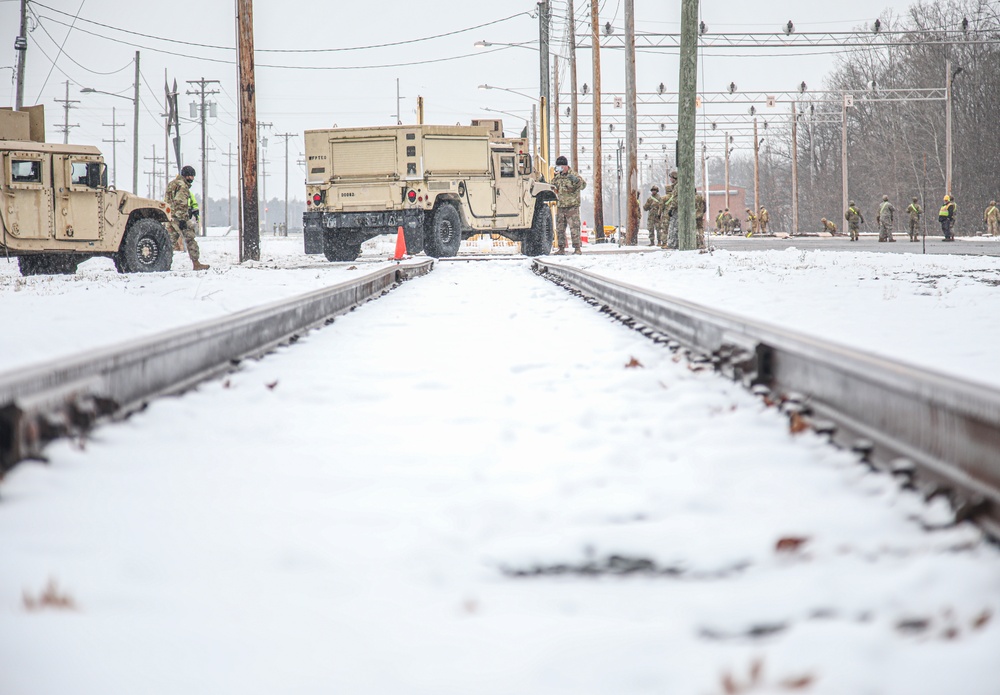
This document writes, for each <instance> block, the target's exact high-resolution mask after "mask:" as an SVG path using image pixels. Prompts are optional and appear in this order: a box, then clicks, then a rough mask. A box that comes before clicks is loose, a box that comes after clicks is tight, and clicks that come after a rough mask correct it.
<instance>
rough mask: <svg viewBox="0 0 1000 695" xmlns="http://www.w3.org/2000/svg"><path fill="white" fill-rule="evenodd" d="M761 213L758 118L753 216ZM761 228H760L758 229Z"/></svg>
mask: <svg viewBox="0 0 1000 695" xmlns="http://www.w3.org/2000/svg"><path fill="white" fill-rule="evenodd" d="M759 211H760V140H759V139H758V138H757V117H756V116H754V118H753V214H755V215H756V214H757V213H758V212H759ZM758 228H759V227H758Z"/></svg>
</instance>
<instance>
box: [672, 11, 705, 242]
mask: <svg viewBox="0 0 1000 695" xmlns="http://www.w3.org/2000/svg"><path fill="white" fill-rule="evenodd" d="M677 91H678V92H679V94H678V98H677V186H678V188H680V191H679V193H678V194H677V234H678V248H679V249H680V250H681V251H691V250H694V249H695V248H697V246H698V244H697V238H696V231H695V227H694V225H695V212H694V186H695V183H694V161H695V160H694V158H695V153H694V152H695V131H696V123H695V117H696V114H695V108H696V103H695V101H696V95H697V92H698V0H682V2H681V45H680V70H679V74H678V82H677ZM705 195H706V200H707V199H708V198H707V196H708V191H705Z"/></svg>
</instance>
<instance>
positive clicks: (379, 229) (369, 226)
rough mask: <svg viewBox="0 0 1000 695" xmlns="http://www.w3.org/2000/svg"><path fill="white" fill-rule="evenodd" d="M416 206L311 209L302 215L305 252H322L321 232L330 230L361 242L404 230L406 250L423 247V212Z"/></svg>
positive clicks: (322, 233) (355, 241)
mask: <svg viewBox="0 0 1000 695" xmlns="http://www.w3.org/2000/svg"><path fill="white" fill-rule="evenodd" d="M425 214H426V212H425V211H424V210H420V209H412V210H382V211H378V212H323V211H320V210H312V211H309V212H305V213H303V215H302V228H303V236H304V244H305V252H306V253H323V235H324V234H325V233H326V232H332V233H334V234H337V235H339V236H344V237H352V239H351V240H352V241H353V242H354V243H361V242H363V241H365V240H367V239H371V238H373V237H377V236H379V235H381V234H395V233H396V232H397V231H399V228H400V227H402V228H403V229H404V234H405V236H406V246H407V248H408V249H411V248H414V247H416V246H417V245H419V246H420V247H421V248H423V237H424V234H423V229H424V215H425Z"/></svg>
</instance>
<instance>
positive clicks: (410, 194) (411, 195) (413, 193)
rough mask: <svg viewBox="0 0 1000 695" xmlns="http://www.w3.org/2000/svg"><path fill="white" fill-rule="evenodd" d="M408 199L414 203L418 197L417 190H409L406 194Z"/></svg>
mask: <svg viewBox="0 0 1000 695" xmlns="http://www.w3.org/2000/svg"><path fill="white" fill-rule="evenodd" d="M406 199H407V200H409V201H410V202H411V203H412V202H413V201H415V200H416V199H417V192H416V191H412V190H411V191H409V192H408V193H407V194H406Z"/></svg>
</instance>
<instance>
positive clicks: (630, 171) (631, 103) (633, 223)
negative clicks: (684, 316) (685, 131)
mask: <svg viewBox="0 0 1000 695" xmlns="http://www.w3.org/2000/svg"><path fill="white" fill-rule="evenodd" d="M636 130H637V124H636V86H635V0H625V140H626V146H627V148H628V151H627V157H626V166H625V168H626V172H627V180H628V186H626V188H627V190H628V200H627V201H626V211H627V215H628V221H627V223H626V225H625V235H626V243H627V244H628V245H629V246H635V245H636V244H638V243H639V187H638V182H637V180H636V179H637V177H638V161H637V160H638V148H639V142H638V137H639V136H638V133H637V132H636Z"/></svg>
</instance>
